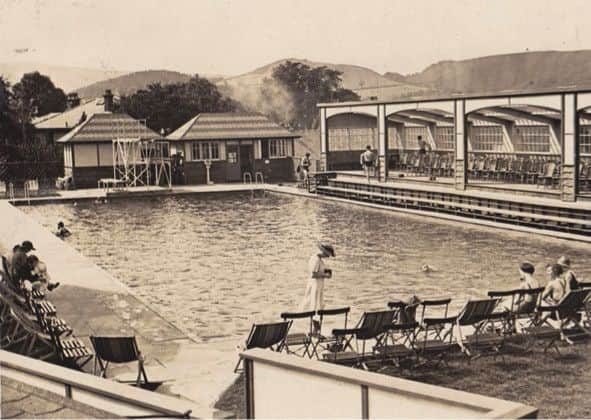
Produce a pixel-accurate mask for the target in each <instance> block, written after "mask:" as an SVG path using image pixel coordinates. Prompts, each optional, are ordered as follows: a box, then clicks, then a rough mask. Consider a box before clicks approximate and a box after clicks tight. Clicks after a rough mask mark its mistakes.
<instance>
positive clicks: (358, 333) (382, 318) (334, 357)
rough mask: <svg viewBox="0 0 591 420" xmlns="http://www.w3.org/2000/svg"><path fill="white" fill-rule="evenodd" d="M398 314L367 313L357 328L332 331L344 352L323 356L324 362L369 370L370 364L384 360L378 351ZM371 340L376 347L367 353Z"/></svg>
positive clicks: (391, 312)
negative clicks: (368, 342) (367, 345)
mask: <svg viewBox="0 0 591 420" xmlns="http://www.w3.org/2000/svg"><path fill="white" fill-rule="evenodd" d="M397 314H398V311H396V310H386V311H373V312H365V313H364V314H363V315H362V316H361V319H360V320H359V322H358V323H357V326H356V327H355V328H343V329H334V330H332V334H333V335H334V336H335V337H336V338H337V342H338V343H339V346H338V348H340V349H342V350H340V351H336V352H329V353H325V354H323V358H324V360H326V361H328V362H332V363H337V364H342V365H348V366H356V367H362V368H364V369H366V370H367V369H369V367H368V363H370V362H373V361H376V360H379V359H381V358H383V356H381V355H379V354H378V353H377V351H376V350H377V349H378V348H379V347H380V346H381V345H384V342H383V340H384V338H385V336H386V334H387V328H389V327H390V326H391V325H392V324H394V322H395V321H396V316H397ZM369 340H373V341H375V345H374V346H373V348H372V350H371V351H366V343H367V341H369ZM353 341H354V343H355V346H353ZM360 342H361V349H360V346H359V343H360Z"/></svg>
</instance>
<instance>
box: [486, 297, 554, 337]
mask: <svg viewBox="0 0 591 420" xmlns="http://www.w3.org/2000/svg"><path fill="white" fill-rule="evenodd" d="M543 291H544V288H543V287H537V288H535V289H512V290H502V291H490V292H488V297H490V298H499V299H501V300H503V299H504V300H505V301H506V302H507V303H508V304H509V305H508V306H509V308H511V309H510V311H509V313H508V314H506V315H507V316H506V317H504V318H503V317H502V316H499V318H500V319H499V321H500V322H501V325H502V328H503V333H504V334H505V335H516V334H517V333H518V330H520V331H521V330H523V329H524V328H527V327H531V326H532V325H534V324H535V323H536V322H537V318H538V310H537V308H538V306H539V304H540V300H541V299H542V292H543ZM526 296H530V297H531V305H526V306H524V305H520V303H521V302H522V301H523V300H524V298H525V297H526ZM528 306H529V307H528ZM519 321H525V322H522V324H524V325H518V324H520V322H519ZM518 327H520V328H518Z"/></svg>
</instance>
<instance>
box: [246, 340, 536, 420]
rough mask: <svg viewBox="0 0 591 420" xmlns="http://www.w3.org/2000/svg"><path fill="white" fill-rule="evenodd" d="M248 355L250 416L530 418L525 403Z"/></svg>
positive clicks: (265, 354)
mask: <svg viewBox="0 0 591 420" xmlns="http://www.w3.org/2000/svg"><path fill="white" fill-rule="evenodd" d="M241 357H242V358H243V359H244V368H245V384H246V387H245V389H246V416H247V417H248V418H361V419H369V418H393V417H394V418H395V417H402V418H525V417H528V418H530V417H535V416H537V412H538V410H537V409H536V408H534V407H530V406H527V405H524V404H520V403H515V402H510V401H505V400H500V399H497V398H490V397H485V396H482V395H477V394H472V393H468V392H463V391H456V390H453V389H449V388H444V387H440V386H434V385H428V384H424V383H420V382H415V381H409V380H405V379H400V378H396V377H392V376H387V375H383V374H378V373H373V372H366V371H363V370H359V369H353V368H350V367H345V366H338V365H334V364H330V363H327V362H320V361H317V360H309V359H303V358H299V357H295V356H293V355H286V354H282V353H275V352H272V351H269V350H262V349H251V350H248V351H246V352H244V353H242V354H241Z"/></svg>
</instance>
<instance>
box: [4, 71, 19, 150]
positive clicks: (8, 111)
mask: <svg viewBox="0 0 591 420" xmlns="http://www.w3.org/2000/svg"><path fill="white" fill-rule="evenodd" d="M11 98H12V92H11V91H10V83H8V81H7V80H5V79H4V78H3V77H2V76H0V143H3V144H8V143H14V142H15V141H14V140H15V139H16V138H17V137H18V136H19V128H18V124H17V121H16V115H15V113H14V111H13V110H12V107H11Z"/></svg>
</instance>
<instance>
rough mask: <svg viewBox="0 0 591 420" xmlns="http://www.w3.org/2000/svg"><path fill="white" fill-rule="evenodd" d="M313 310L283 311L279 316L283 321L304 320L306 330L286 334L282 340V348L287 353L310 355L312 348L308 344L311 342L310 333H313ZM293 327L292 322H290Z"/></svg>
mask: <svg viewBox="0 0 591 420" xmlns="http://www.w3.org/2000/svg"><path fill="white" fill-rule="evenodd" d="M315 314H316V312H315V311H306V312H283V313H282V314H281V318H282V319H283V320H284V321H292V323H293V322H295V321H296V320H306V322H307V324H308V325H307V330H306V331H305V332H297V333H290V334H287V337H285V341H284V349H285V351H286V352H287V353H288V354H296V355H298V356H302V357H304V356H308V357H312V354H313V353H312V350H311V348H310V345H311V343H312V339H311V335H312V333H313V330H314V328H313V318H314V315H315ZM292 327H293V324H292Z"/></svg>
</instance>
